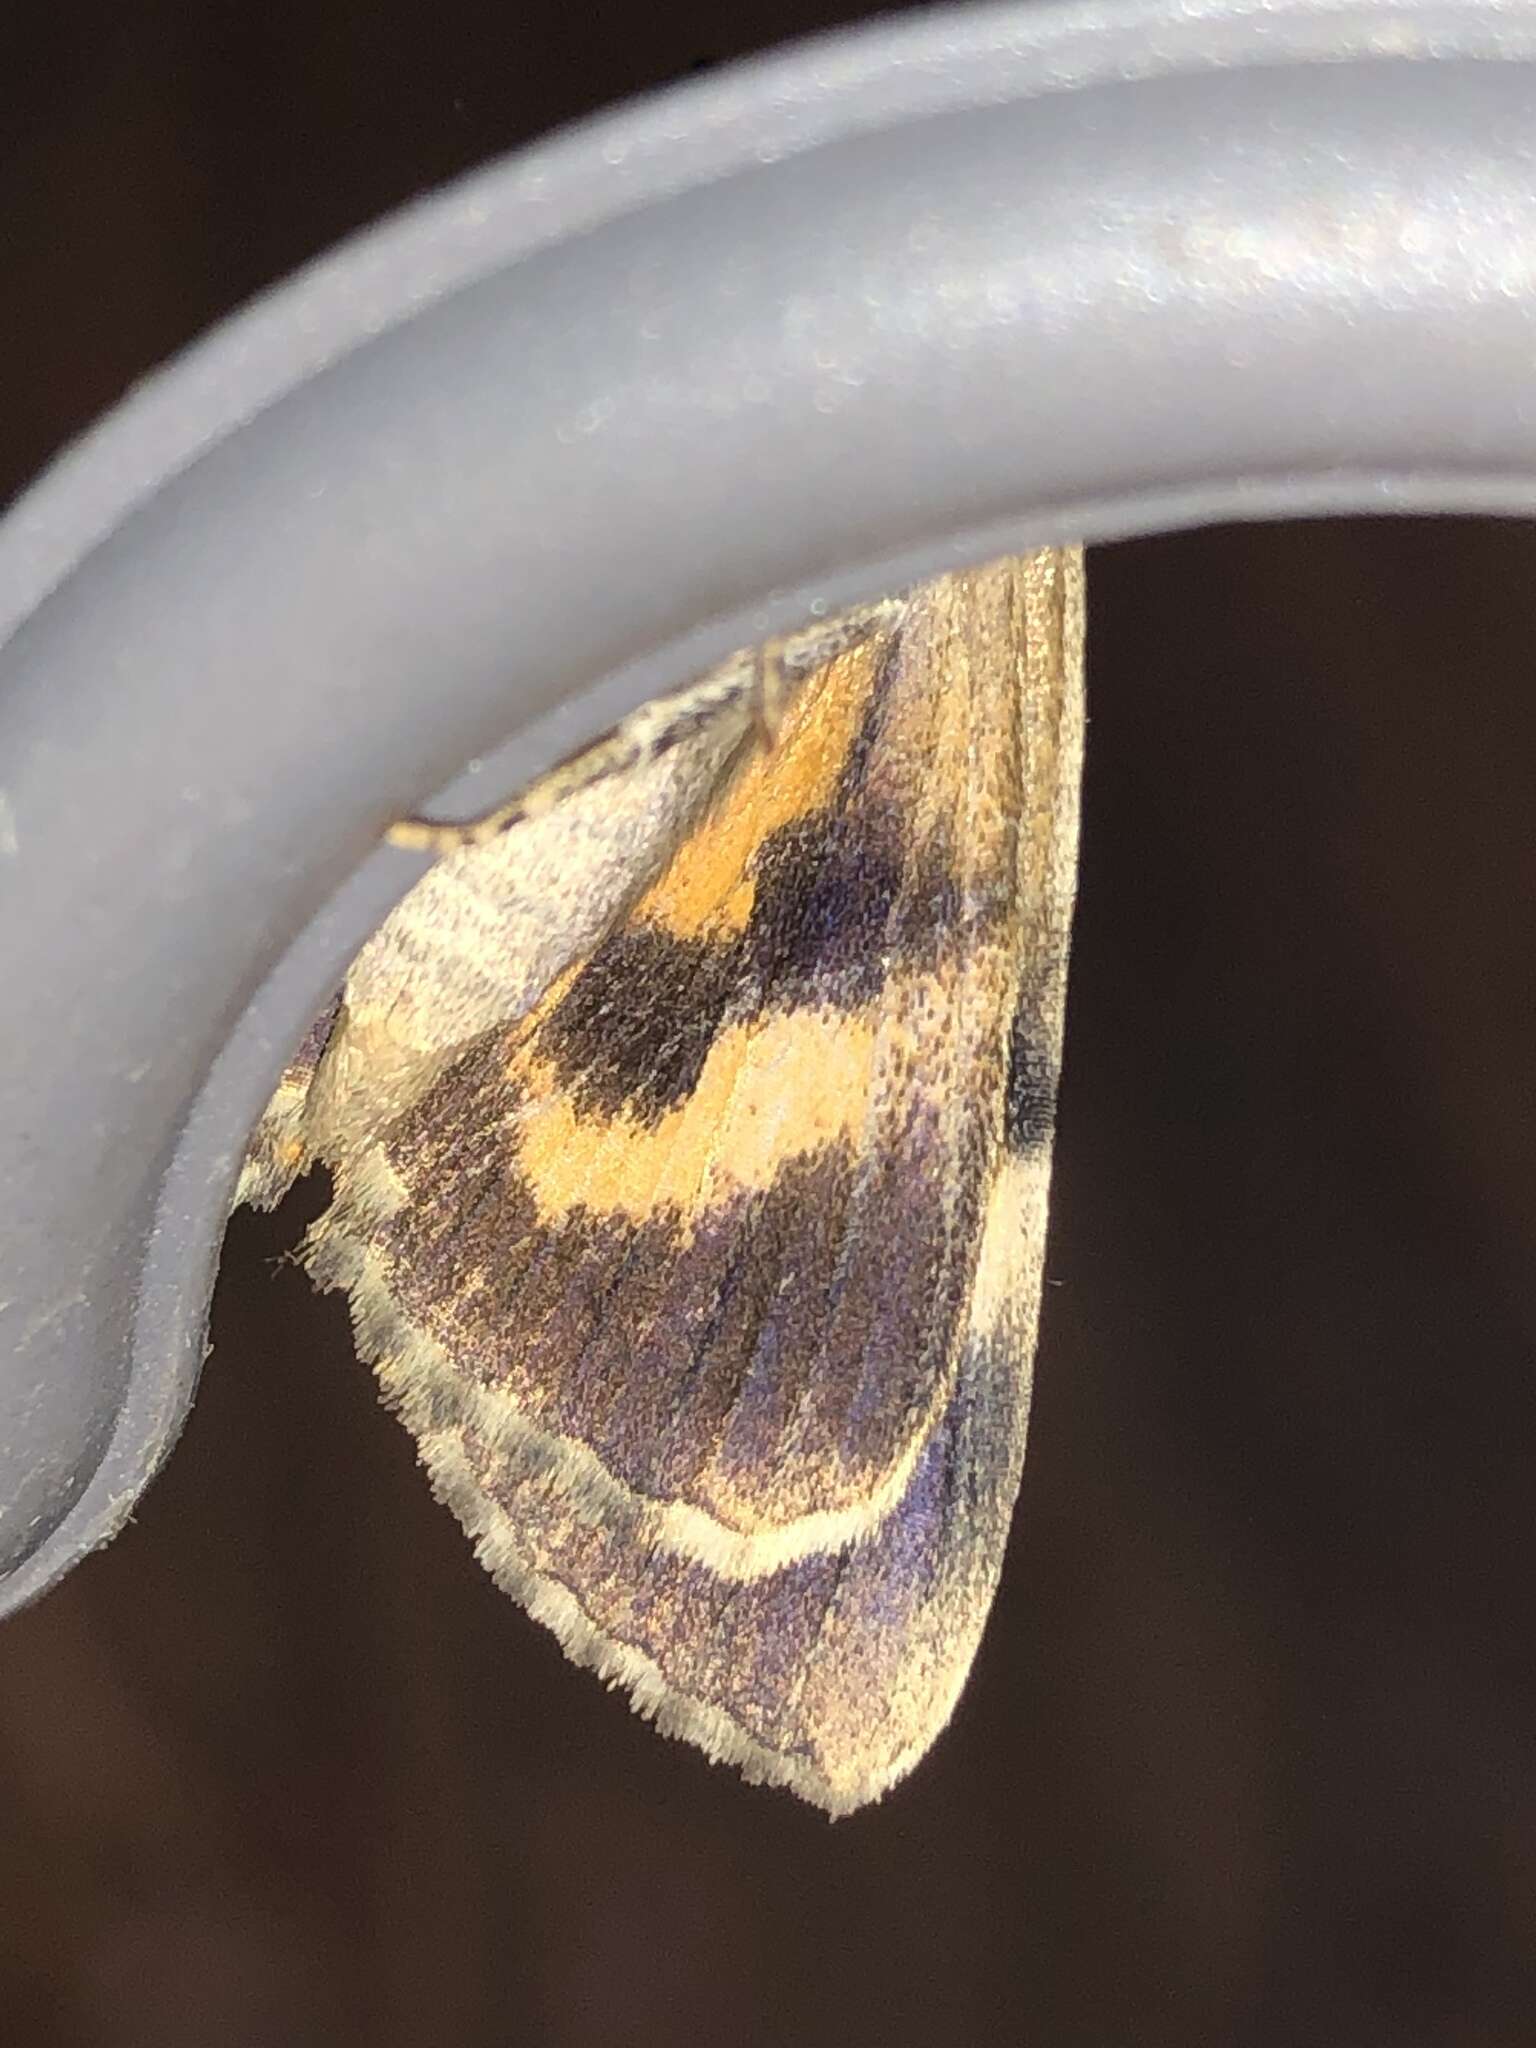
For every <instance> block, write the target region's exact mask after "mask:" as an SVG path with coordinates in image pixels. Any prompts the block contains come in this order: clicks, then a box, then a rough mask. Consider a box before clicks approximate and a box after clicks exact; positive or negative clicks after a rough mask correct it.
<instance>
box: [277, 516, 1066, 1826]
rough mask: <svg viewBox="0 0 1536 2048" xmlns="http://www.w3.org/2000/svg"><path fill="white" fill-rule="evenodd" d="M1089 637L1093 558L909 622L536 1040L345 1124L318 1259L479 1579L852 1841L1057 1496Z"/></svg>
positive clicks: (624, 908)
mask: <svg viewBox="0 0 1536 2048" xmlns="http://www.w3.org/2000/svg"><path fill="white" fill-rule="evenodd" d="M1080 646H1081V586H1080V567H1079V563H1078V558H1077V557H1076V556H1075V555H1070V554H1067V555H1063V554H1056V553H1049V554H1042V555H1037V556H1032V557H1029V558H1027V559H1025V560H1023V561H1016V562H1007V563H1002V564H998V565H996V566H994V567H992V568H990V569H986V570H982V571H978V572H975V573H974V574H968V575H961V576H954V577H948V578H945V579H943V580H941V581H940V582H938V583H936V584H934V585H931V586H928V587H927V588H925V589H924V590H922V591H920V592H917V593H915V594H914V595H913V596H912V597H910V598H909V599H907V600H904V601H902V602H901V603H900V604H898V605H896V606H893V607H890V608H887V609H886V610H885V611H883V612H882V613H880V614H879V616H878V617H877V618H876V619H874V621H873V622H872V623H871V624H870V625H869V627H868V630H866V631H864V632H863V633H862V634H861V635H858V636H853V638H852V644H850V645H847V646H845V647H844V648H843V649H842V651H841V652H839V653H837V654H836V655H835V656H834V657H833V658H831V659H830V660H828V661H826V662H825V663H824V664H823V665H822V666H821V667H820V668H818V669H816V670H815V671H814V672H813V673H811V674H810V675H809V676H808V677H807V678H806V679H805V681H804V682H803V684H802V685H801V687H800V688H799V689H798V691H797V692H796V694H795V695H794V697H793V700H792V702H791V703H790V705H789V708H788V711H787V715H786V717H785V720H784V724H783V726H782V729H781V731H780V732H779V734H778V736H777V739H776V742H775V744H774V745H772V746H771V747H769V748H765V749H759V750H757V751H756V752H753V753H750V754H749V755H748V757H747V758H746V759H745V761H744V762H741V763H740V764H739V765H738V766H737V767H736V768H735V770H734V772H732V773H730V774H727V775H724V776H723V783H724V788H723V794H722V795H721V796H720V798H719V799H718V801H717V802H716V803H715V804H714V805H713V806H712V807H710V808H708V809H706V810H704V811H703V812H702V814H699V813H697V812H695V813H694V814H693V815H692V816H691V817H690V819H689V820H688V821H687V822H686V823H685V824H684V825H683V827H682V829H681V830H680V832H678V833H677V834H675V835H673V839H674V843H673V844H672V845H671V846H670V849H669V851H668V854H667V856H666V858H665V859H664V860H663V861H662V862H661V864H660V865H659V866H655V867H654V871H653V872H651V873H650V874H649V875H648V876H647V877H643V878H642V881H641V885H640V886H639V887H638V889H637V890H636V891H634V892H632V893H629V894H627V895H623V891H622V890H616V892H615V897H616V899H617V898H618V897H619V896H620V895H623V901H622V903H621V904H620V906H619V907H618V909H617V910H616V911H615V910H614V909H613V908H612V906H611V905H610V907H609V909H608V911H607V913H606V914H605V916H604V917H603V918H602V919H601V920H599V923H600V925H601V930H600V934H599V935H597V936H595V937H593V936H592V935H591V934H590V932H589V934H588V936H587V938H586V940H585V942H583V941H578V942H577V943H576V944H575V945H574V946H572V947H571V948H570V950H569V951H568V952H567V953H566V954H565V957H564V958H563V960H558V961H556V962H554V964H553V965H551V964H550V962H548V961H546V962H545V966H544V970H543V974H542V986H541V988H540V991H539V992H538V993H537V994H536V995H530V996H529V998H528V999H527V1000H526V1001H523V1002H522V1003H521V1006H520V1007H518V1008H516V1010H515V1014H514V1012H513V1009H512V1007H510V1006H508V1005H507V1004H506V1003H505V1001H504V1000H503V1001H502V1014H501V1015H500V1016H498V1017H497V1018H496V1020H495V1021H494V1022H490V1023H487V1024H486V1026H485V1027H484V1028H482V1029H480V1030H479V1031H478V1032H475V1031H473V1030H470V1031H467V1032H466V1031H462V1030H461V1031H460V1033H459V1035H458V1036H457V1037H455V1038H454V1039H453V1042H452V1044H451V1046H449V1047H447V1048H446V1049H441V1048H439V1049H434V1051H433V1052H432V1054H431V1057H430V1058H428V1059H426V1060H425V1061H416V1062H414V1064H412V1066H411V1069H410V1075H409V1079H408V1082H407V1084H406V1085H404V1086H401V1085H400V1084H399V1078H398V1072H396V1073H395V1074H386V1075H385V1076H384V1078H383V1080H382V1082H381V1083H380V1084H379V1085H375V1086H374V1087H373V1088H372V1092H371V1096H370V1097H369V1103H370V1106H369V1108H368V1112H367V1114H366V1115H363V1116H360V1117H358V1118H357V1119H356V1120H355V1121H354V1122H353V1123H351V1124H350V1125H349V1124H348V1123H347V1121H346V1118H345V1115H344V1112H341V1111H338V1110H334V1109H333V1110H330V1111H328V1112H327V1118H328V1119H329V1123H330V1127H331V1131H332V1135H331V1136H329V1137H328V1138H327V1139H326V1140H325V1142H324V1150H325V1154H326V1156H327V1157H328V1158H329V1159H330V1160H331V1162H332V1163H333V1165H334V1167H335V1171H336V1179H337V1199H336V1203H335V1205H334V1207H333V1209H332V1210H331V1211H330V1212H329V1214H328V1216H327V1217H326V1218H325V1219H324V1220H323V1221H322V1223H321V1225H320V1226H319V1227H318V1230H317V1233H316V1235H315V1238H314V1240H313V1242H312V1245H311V1248H310V1254H309V1256H310V1263H311V1265H312V1268H313V1270H314V1271H315V1273H316V1276H317V1278H319V1279H320V1280H321V1281H322V1282H325V1283H328V1284H342V1285H345V1286H346V1287H347V1288H348V1289H349V1290H350V1292H351V1296H352V1301H353V1308H354V1316H355V1320H356V1323H357V1328H358V1333H359V1341H360V1345H361V1347H362V1348H363V1350H364V1351H365V1353H367V1354H368V1355H369V1356H371V1357H372V1358H374V1359H375V1360H376V1361H377V1363H378V1367H379V1372H380V1377H381V1380H382V1383H383V1386H384V1389H385V1392H386V1394H387V1396H388V1398H389V1399H390V1400H391V1401H392V1403H393V1404H394V1405H395V1406H396V1407H397V1408H398V1410H399V1412H400V1413H401V1415H402V1417H403V1419H404V1420H405V1421H406V1422H407V1424H408V1425H409V1426H410V1427H411V1429H412V1430H413V1432H414V1433H415V1435H416V1436H417V1438H418V1441H419V1444H420V1447H421V1452H422V1456H423V1459H424V1461H425V1463H426V1464H427V1466H428V1469H429V1471H430V1473H431V1476H432V1479H433V1483H434V1486H435V1488H436V1490H437V1492H438V1493H439V1495H440V1496H441V1497H442V1498H443V1499H444V1500H445V1501H447V1502H448V1504H449V1505H450V1506H452V1507H453V1509H454V1511H455V1512H456V1513H457V1515H458V1516H459V1519H460V1520H461V1521H462V1523H463V1524H464V1526H465V1528H466V1529H467V1530H468V1531H469V1533H470V1534H471V1535H472V1536H473V1537H474V1539H475V1540H476V1543H477V1546H478V1549H479V1552H480V1554H481V1556H482V1558H483V1560H484V1562H485V1563H486V1564H487V1565H488V1567H489V1568H490V1569H491V1570H492V1571H493V1572H494V1573H495V1575H496V1577H497V1578H498V1580H499V1581H500V1582H501V1583H502V1584H503V1585H504V1586H505V1587H506V1588H507V1589H508V1590H509V1591H511V1592H512V1593H513V1594H514V1595H515V1596H516V1597H517V1598H519V1599H520V1600H522V1601H523V1602H524V1603H525V1604H526V1605H527V1606H528V1608H529V1609H530V1611H531V1612H532V1613H533V1614H534V1615H535V1616H536V1617H537V1618H538V1619H540V1620H542V1621H545V1622H546V1623H547V1624H549V1625H550V1626H552V1627H553V1628H554V1629H555V1630H556V1632H557V1633H558V1634H559V1636H560V1638H561V1640H562V1642H563V1643H564V1644H565V1646H566V1648H567V1649H568V1651H569V1652H570V1653H571V1654H572V1655H573V1656H574V1657H576V1658H577V1659H578V1660H580V1661H582V1662H586V1663H589V1664H592V1665H595V1666H596V1667H597V1669H598V1670H599V1671H600V1672H602V1673H604V1674H605V1675H607V1676H609V1677H610V1678H612V1679H614V1680H620V1681H622V1682H624V1683H625V1684H627V1685H628V1686H629V1687H630V1688H631V1690H632V1692H633V1694H634V1696H635V1701H636V1704H637V1705H638V1706H639V1707H640V1708H641V1710H642V1711H644V1712H647V1713H651V1714H653V1715H654V1716H655V1717H656V1719H657V1720H658V1723H659V1724H660V1725H661V1726H662V1727H663V1728H665V1729H667V1730H668V1731H669V1732H674V1733H680V1734H683V1735H686V1736H688V1737H690V1738H691V1739H693V1740H695V1741H697V1742H699V1743H700V1744H701V1745H702V1746H703V1747H704V1748H705V1749H706V1750H707V1751H709V1752H710V1753H711V1754H712V1755H716V1756H721V1757H726V1758H729V1759H731V1760H733V1761H735V1762H737V1763H738V1764H740V1765H741V1767H742V1768H743V1769H744V1770H745V1771H746V1773H747V1774H748V1775H749V1776H751V1777H754V1778H760V1779H767V1780H771V1781H774V1782H779V1783H784V1784H787V1785H790V1786H792V1787H793V1788H794V1789H795V1790H797V1791H799V1792H800V1793H802V1794H803V1795H804V1796H806V1797H808V1798H810V1799H812V1800H814V1801H816V1802H818V1803H819V1804H821V1805H823V1806H825V1807H827V1808H828V1809H830V1810H831V1811H834V1812H840V1811H845V1810H847V1809H848V1808H850V1807H853V1806H857V1805H859V1804H861V1803H863V1802H864V1801H866V1800H868V1799H871V1798H873V1797H876V1796H878V1794H879V1793H880V1792H881V1791H882V1790H884V1789H885V1787H886V1786H888V1785H889V1784H891V1783H892V1782H894V1781H895V1779H897V1778H898V1777H900V1776H901V1775H902V1774H903V1773H904V1772H905V1771H906V1770H908V1769H910V1767H911V1765H912V1764H913V1763H914V1762H915V1761H916V1759H917V1758H918V1757H919V1756H920V1755H921V1754H922V1753H923V1751H924V1750H925V1749H926V1748H927V1747H928V1745H929V1744H930V1743H931V1741H932V1740H933V1738H934V1736H935V1735H936V1734H937V1732H938V1731H939V1729H940V1728H942V1726H943V1725H944V1722H945V1721H946V1720H947V1718H948V1716H949V1714H950V1711H951V1709H952V1707H953V1705H954V1701H955V1699H956V1697H957V1696H958V1693H959V1689H960V1687H961V1685H962V1684H963V1682H964V1679H965V1676H966V1673H967V1671H968V1669H969V1667H970V1663H971V1660H972V1658H973V1656H974V1652H975V1647H976V1643H977V1641H978V1639H979V1635H980V1632H981V1628H982V1624H983V1622H984V1620H985V1616H986V1612H987V1608H988V1606H989V1604H990V1600H991V1596H992V1591H993V1588H994V1586H995V1583H996V1578H997V1574H998V1570H999V1567H1000V1563H1001V1556H1002V1550H1003V1546H1004V1542H1005V1538H1006V1533H1007V1525H1008V1519H1009V1515H1010V1513H1011V1509H1012V1503H1013V1499H1014V1495H1015V1493H1016V1490H1017V1486H1018V1479H1019V1471H1020V1465H1021V1461H1022V1456H1023V1447H1024V1427H1025V1419H1026V1412H1027V1400H1028V1386H1029V1363H1030V1355H1031V1351H1032V1347H1033V1340H1034V1329H1035V1323H1036V1319H1037V1313H1038V1303H1039V1287H1040V1268H1041V1258H1042V1253H1043V1246H1044V1234H1045V1203H1046V1185H1047V1177H1048V1172H1049V1146H1050V1127H1051V1110H1052V1103H1053V1099H1054V1090H1055V1078H1056V1071H1057V1065H1058V1060H1059V1051H1060V1039H1061V1020H1062V1004H1063V994H1064V981H1065V959H1066V944H1067V933H1068V924H1069V920H1070V910H1071V896H1072V887H1073V866H1074V854H1075V839H1076V810H1077V786H1078V776H1079V764H1080V752H1081V699H1080V681H1079V671H1080ZM695 737H696V736H695ZM737 754H738V755H739V749H738V750H737ZM733 758H737V755H733ZM723 760H724V756H722V764H723ZM567 809H568V804H562V805H560V806H558V807H556V808H555V809H554V810H553V811H552V812H551V813H550V814H549V819H550V825H551V829H552V831H553V830H554V829H555V828H556V827H558V823H559V821H560V819H561V817H562V816H563V815H564V814H565V812H566V810H567ZM573 843H574V842H573ZM549 859H550V873H551V877H552V888H553V898H554V900H553V901H549V900H546V909H545V912H544V913H543V914H544V916H545V917H546V919H547V920H548V921H549V922H550V923H551V924H552V925H559V924H560V923H561V918H560V916H559V914H558V906H559V899H561V898H562V897H565V896H567V895H568V890H567V889H566V888H565V887H563V886H562V883H561V880H560V877H559V873H558V843H557V840H556V839H554V838H552V839H551V842H550V855H549ZM615 865H616V866H620V867H621V866H622V865H623V863H622V861H621V860H617V859H616V861H615ZM524 880H526V877H524ZM461 922H462V921H461ZM463 930H464V932H465V934H466V935H467V936H466V939H465V942H464V944H465V958H464V960H463V963H462V978H463V979H464V980H465V981H466V982H468V983H469V984H471V985H478V984H480V983H483V982H484V981H485V980H486V979H487V978H490V979H493V980H494V979H495V978H496V977H498V976H503V977H504V976H505V974H506V973H507V971H508V969H507V968H506V965H505V962H504V959H503V957H502V953H503V942H504V939H505V936H506V935H505V932H504V930H503V928H501V927H499V926H498V920H497V918H496V916H495V914H494V911H493V910H490V911H488V913H487V915H486V916H485V917H484V918H482V919H479V920H477V921H475V923H474V924H473V927H471V926H470V925H469V924H464V925H463ZM453 952H454V947H453V946H449V947H448V948H447V951H446V954H442V953H441V949H440V958H441V966H440V973H441V975H442V977H443V978H445V979H447V980H449V981H451V982H452V981H456V980H458V979H459V978H460V976H459V972H458V971H457V970H455V968H454V965H453ZM351 1001H352V991H351V987H350V985H349V990H348V1005H349V1006H350V1004H351ZM465 1014H467V1013H465ZM330 1057H331V1055H330V1054H327V1055H326V1058H327V1059H329V1058H330ZM361 1064H362V1065H363V1066H365V1067H366V1064H367V1059H366V1057H365V1058H364V1060H363V1061H362V1062H361ZM321 1071H322V1074H323V1071H324V1065H323V1063H322V1070H321ZM351 1078H352V1079H353V1080H354V1082H355V1081H356V1080H357V1076H356V1075H355V1074H354V1075H353V1076H352V1077H351ZM367 1085H368V1084H367V1079H366V1076H365V1077H364V1086H365V1088H366V1087H367ZM317 1089H318V1084H317ZM311 1092H312V1093H313V1092H316V1091H313V1090H312V1091H311ZM336 1100H337V1101H338V1102H339V1101H341V1100H342V1098H341V1096H340V1095H339V1094H338V1095H337V1096H336ZM324 1121H325V1120H324V1119H322V1120H321V1124H322V1126H323V1123H324ZM338 1132H339V1134H338Z"/></svg>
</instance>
